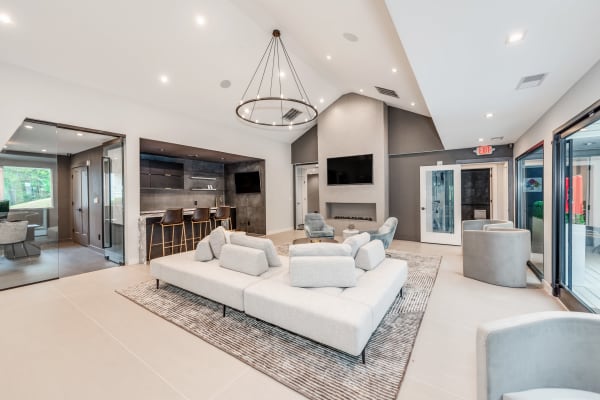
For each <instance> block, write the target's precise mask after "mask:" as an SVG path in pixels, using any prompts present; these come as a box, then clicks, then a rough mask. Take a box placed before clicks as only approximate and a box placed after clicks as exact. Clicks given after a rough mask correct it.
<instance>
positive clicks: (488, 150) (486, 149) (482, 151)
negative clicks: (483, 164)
mask: <svg viewBox="0 0 600 400" xmlns="http://www.w3.org/2000/svg"><path fill="white" fill-rule="evenodd" d="M494 150H496V149H495V148H494V147H493V146H489V145H488V146H477V148H476V149H475V150H473V152H474V153H475V154H477V155H478V156H489V155H490V154H492V153H493V152H494Z"/></svg>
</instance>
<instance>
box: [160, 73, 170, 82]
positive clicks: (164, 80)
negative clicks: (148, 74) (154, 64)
mask: <svg viewBox="0 0 600 400" xmlns="http://www.w3.org/2000/svg"><path fill="white" fill-rule="evenodd" d="M158 79H160V81H161V82H162V83H165V84H167V83H169V77H168V76H167V75H161V76H160V77H159V78H158Z"/></svg>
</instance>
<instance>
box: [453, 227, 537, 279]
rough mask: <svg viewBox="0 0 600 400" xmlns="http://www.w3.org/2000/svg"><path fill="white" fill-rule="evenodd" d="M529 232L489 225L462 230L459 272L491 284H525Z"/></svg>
mask: <svg viewBox="0 0 600 400" xmlns="http://www.w3.org/2000/svg"><path fill="white" fill-rule="evenodd" d="M530 257H531V234H530V232H529V231H528V230H526V229H509V228H496V227H489V228H488V229H487V230H483V231H479V230H464V231H463V275H464V276H466V277H467V278H472V279H477V280H479V281H482V282H486V283H491V284H493V285H499V286H507V287H525V286H527V261H528V260H529V258H530Z"/></svg>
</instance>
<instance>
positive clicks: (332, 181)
mask: <svg viewBox="0 0 600 400" xmlns="http://www.w3.org/2000/svg"><path fill="white" fill-rule="evenodd" d="M368 183H373V154H363V155H360V156H350V157H335V158H328V159H327V184H328V185H361V184H368Z"/></svg>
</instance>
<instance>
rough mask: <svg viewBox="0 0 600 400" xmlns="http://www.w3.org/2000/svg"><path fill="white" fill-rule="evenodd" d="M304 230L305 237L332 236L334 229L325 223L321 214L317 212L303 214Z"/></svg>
mask: <svg viewBox="0 0 600 400" xmlns="http://www.w3.org/2000/svg"><path fill="white" fill-rule="evenodd" d="M304 232H305V233H306V237H307V238H333V236H334V235H335V230H334V229H333V227H332V226H331V225H327V224H326V223H325V220H324V219H323V216H322V215H321V214H318V213H308V214H306V215H305V216H304Z"/></svg>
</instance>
